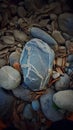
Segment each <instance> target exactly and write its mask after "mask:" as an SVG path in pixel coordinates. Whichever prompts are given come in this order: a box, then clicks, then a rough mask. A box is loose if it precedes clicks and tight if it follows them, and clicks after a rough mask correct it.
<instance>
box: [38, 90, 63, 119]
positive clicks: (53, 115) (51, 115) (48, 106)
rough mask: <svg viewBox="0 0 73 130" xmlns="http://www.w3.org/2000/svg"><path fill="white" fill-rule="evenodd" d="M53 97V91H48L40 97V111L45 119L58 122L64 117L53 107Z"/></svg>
mask: <svg viewBox="0 0 73 130" xmlns="http://www.w3.org/2000/svg"><path fill="white" fill-rule="evenodd" d="M53 95H54V91H53V90H52V89H48V93H47V94H45V95H43V96H41V98H40V103H41V109H42V111H43V113H44V115H45V116H46V118H47V119H49V120H52V121H58V120H61V119H62V118H63V116H64V115H63V114H62V113H61V112H60V111H58V110H57V109H56V108H55V107H54V106H53V101H52V100H53Z"/></svg>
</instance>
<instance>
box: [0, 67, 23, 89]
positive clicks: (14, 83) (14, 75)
mask: <svg viewBox="0 0 73 130" xmlns="http://www.w3.org/2000/svg"><path fill="white" fill-rule="evenodd" d="M20 81H21V75H20V73H19V72H18V71H17V70H15V69H14V68H12V67H11V66H4V67H2V68H1V69H0V85H1V86H2V87H3V88H5V89H9V90H11V89H14V88H16V87H18V86H19V84H20Z"/></svg>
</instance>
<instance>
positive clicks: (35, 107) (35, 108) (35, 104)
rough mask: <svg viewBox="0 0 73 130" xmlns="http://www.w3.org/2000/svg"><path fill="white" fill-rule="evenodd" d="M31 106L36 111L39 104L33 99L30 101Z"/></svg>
mask: <svg viewBox="0 0 73 130" xmlns="http://www.w3.org/2000/svg"><path fill="white" fill-rule="evenodd" d="M32 108H33V110H34V111H38V110H39V108H40V104H39V101H38V100H33V101H32Z"/></svg>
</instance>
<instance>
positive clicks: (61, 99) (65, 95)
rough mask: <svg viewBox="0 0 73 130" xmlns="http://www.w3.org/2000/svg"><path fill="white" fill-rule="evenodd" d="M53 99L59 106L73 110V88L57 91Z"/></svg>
mask: <svg viewBox="0 0 73 130" xmlns="http://www.w3.org/2000/svg"><path fill="white" fill-rule="evenodd" d="M53 101H54V102H55V104H56V105H57V106H58V107H60V108H62V109H64V110H67V111H72V112H73V90H64V91H59V92H57V93H55V94H54V96H53Z"/></svg>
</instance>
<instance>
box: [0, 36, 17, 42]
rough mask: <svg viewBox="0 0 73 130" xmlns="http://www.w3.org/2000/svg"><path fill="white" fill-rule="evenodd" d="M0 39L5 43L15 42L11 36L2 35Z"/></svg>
mask: <svg viewBox="0 0 73 130" xmlns="http://www.w3.org/2000/svg"><path fill="white" fill-rule="evenodd" d="M1 39H2V40H3V42H4V43H6V44H14V43H15V39H14V37H13V36H2V37H1Z"/></svg>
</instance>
